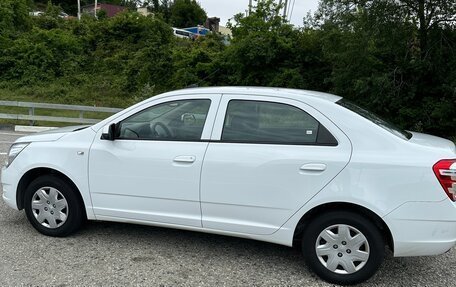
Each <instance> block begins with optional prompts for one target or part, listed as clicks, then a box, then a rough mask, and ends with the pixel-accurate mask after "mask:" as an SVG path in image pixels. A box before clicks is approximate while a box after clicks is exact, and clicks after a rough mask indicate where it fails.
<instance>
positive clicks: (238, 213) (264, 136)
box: [1, 87, 456, 284]
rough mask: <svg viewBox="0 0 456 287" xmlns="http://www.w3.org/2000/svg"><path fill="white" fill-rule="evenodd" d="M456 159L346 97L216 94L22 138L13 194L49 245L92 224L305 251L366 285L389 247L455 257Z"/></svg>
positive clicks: (13, 167)
mask: <svg viewBox="0 0 456 287" xmlns="http://www.w3.org/2000/svg"><path fill="white" fill-rule="evenodd" d="M455 158H456V150H455V145H454V143H452V142H451V141H448V140H445V139H442V138H439V137H435V136H431V135H426V134H421V133H415V132H408V131H404V130H401V129H399V128H396V127H395V126H393V125H391V124H389V123H388V122H386V121H384V120H382V119H380V118H379V117H377V116H375V115H374V114H372V113H370V112H369V111H366V110H364V109H362V108H360V107H358V106H356V105H354V104H352V103H350V102H349V101H347V100H345V99H342V98H341V97H338V96H334V95H330V94H325V93H319V92H311V91H302V90H290V89H274V88H232V87H225V88H204V89H186V90H181V91H175V92H170V93H166V94H162V95H159V96H156V97H153V98H150V99H148V100H145V101H143V102H141V103H139V104H136V105H134V106H132V107H130V108H127V109H125V110H124V111H121V112H119V113H118V114H116V115H113V116H111V117H110V118H108V119H106V120H104V121H102V122H100V123H98V124H95V125H93V126H90V127H77V128H75V127H68V128H63V129H58V130H53V131H51V132H47V133H39V134H35V135H28V136H25V137H22V138H19V139H18V140H17V141H16V142H15V143H14V144H13V145H12V146H11V148H10V151H9V154H8V161H7V163H6V166H5V167H4V168H3V169H2V176H1V182H2V185H3V199H4V200H5V202H6V203H7V204H8V205H9V206H11V207H12V208H14V209H18V210H21V209H25V212H26V215H27V217H28V219H29V221H30V222H31V224H32V225H33V227H34V228H36V229H37V230H38V231H39V232H41V233H43V234H45V235H49V236H66V235H68V234H70V233H72V232H74V231H76V230H77V229H78V228H79V227H80V225H81V223H82V222H83V220H84V219H90V220H107V221H118V222H130V223H137V224H148V225H155V226H163V227H171V228H179V229H185V230H193V231H201V232H209V233H216V234H223V235H230V236H237V237H244V238H250V239H256V240H262V241H267V242H272V243H277V244H282V245H287V246H292V245H293V244H294V243H299V244H301V246H302V250H303V254H304V257H305V259H306V261H307V264H308V266H309V267H310V268H312V270H313V271H315V273H316V274H318V275H319V276H321V278H323V279H324V280H327V281H328V282H332V283H337V284H355V283H359V282H362V281H364V280H366V279H368V278H369V277H371V276H372V275H373V274H374V273H375V272H376V271H377V269H378V268H379V266H380V264H381V263H382V261H383V258H384V252H385V246H388V247H389V248H390V249H391V250H392V251H393V252H394V256H422V255H435V254H441V253H444V252H446V251H448V250H450V249H451V248H452V247H453V246H454V245H455V243H456V202H455V201H456V191H455V187H456V159H455ZM272 264H273V263H272Z"/></svg>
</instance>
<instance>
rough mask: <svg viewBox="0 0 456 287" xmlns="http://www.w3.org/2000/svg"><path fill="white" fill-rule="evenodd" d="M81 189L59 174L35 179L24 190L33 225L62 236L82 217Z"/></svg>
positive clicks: (79, 223)
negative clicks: (76, 188)
mask: <svg viewBox="0 0 456 287" xmlns="http://www.w3.org/2000/svg"><path fill="white" fill-rule="evenodd" d="M77 192H78V190H75V188H74V187H73V186H72V185H70V184H69V183H68V182H67V181H66V180H63V179H61V178H60V177H58V176H56V175H44V176H41V177H38V178H37V179H35V180H33V181H32V182H31V183H30V184H29V186H28V187H27V190H26V191H25V198H24V199H25V213H26V215H27V218H28V220H29V221H30V223H31V224H32V226H33V227H34V228H35V229H36V230H38V231H39V232H40V233H42V234H44V235H48V236H56V237H63V236H66V235H69V234H70V233H72V232H74V231H76V230H77V229H78V228H79V227H80V225H81V223H82V221H83V216H84V215H83V209H82V208H83V205H82V204H81V202H80V200H79V198H78V196H77Z"/></svg>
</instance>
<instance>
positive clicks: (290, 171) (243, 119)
mask: <svg viewBox="0 0 456 287" xmlns="http://www.w3.org/2000/svg"><path fill="white" fill-rule="evenodd" d="M350 154H351V144H350V141H349V140H348V138H347V137H346V136H345V135H344V134H343V133H342V132H341V131H340V130H339V129H338V128H337V127H336V126H335V125H334V124H333V123H332V122H331V121H329V120H328V119H327V118H326V117H325V116H324V115H322V114H320V113H319V112H318V111H316V110H315V109H313V108H311V107H310V106H308V105H306V104H305V103H302V102H298V101H295V100H291V99H279V98H276V97H266V96H252V95H223V97H222V100H221V103H220V107H219V111H218V114H217V118H216V121H215V124H214V131H213V133H212V139H211V143H210V144H209V146H208V149H207V152H206V155H205V159H204V162H203V168H202V177H201V208H202V223H203V227H204V228H210V229H216V230H226V231H232V232H240V233H247V234H262V235H266V234H272V233H273V232H275V231H276V230H278V229H279V228H280V226H281V225H283V224H284V223H285V222H286V221H287V220H288V219H289V218H290V217H291V216H292V215H293V214H294V213H295V212H296V211H297V210H298V209H299V208H300V207H302V206H303V205H304V204H305V203H306V202H307V201H308V200H310V199H311V198H312V197H313V196H314V195H315V194H316V193H318V192H319V191H320V190H321V189H322V188H323V187H324V186H325V185H326V184H328V183H329V182H330V181H331V180H332V179H333V178H334V177H335V176H336V175H337V174H338V173H339V172H340V171H341V170H342V169H343V168H344V167H345V166H346V164H347V163H348V161H349V158H350Z"/></svg>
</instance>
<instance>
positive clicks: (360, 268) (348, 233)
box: [302, 211, 385, 285]
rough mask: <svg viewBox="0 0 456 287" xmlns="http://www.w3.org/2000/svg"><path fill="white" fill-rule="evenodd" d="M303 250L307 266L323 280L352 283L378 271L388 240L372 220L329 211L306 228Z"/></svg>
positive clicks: (343, 283) (367, 277)
mask: <svg viewBox="0 0 456 287" xmlns="http://www.w3.org/2000/svg"><path fill="white" fill-rule="evenodd" d="M302 250H303V253H304V257H305V259H306V262H307V264H308V266H309V267H310V268H311V269H312V270H313V271H314V272H315V273H316V274H317V275H319V276H320V277H321V278H322V279H323V280H325V281H328V282H330V283H334V284H340V285H351V284H357V283H361V282H363V281H365V280H367V279H369V278H370V277H371V276H372V275H374V274H375V272H376V271H377V270H378V268H379V267H380V265H381V263H382V262H383V258H384V253H385V243H384V240H383V237H382V234H381V233H380V231H379V230H378V228H377V227H376V226H375V224H373V223H372V222H371V221H370V220H368V219H366V218H364V217H362V216H360V215H358V214H356V213H352V212H342V211H340V212H328V213H326V214H323V215H321V216H319V217H317V218H315V219H314V220H313V221H312V222H310V223H309V225H308V226H307V228H306V229H305V230H304V233H303V239H302Z"/></svg>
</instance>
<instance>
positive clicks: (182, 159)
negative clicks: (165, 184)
mask: <svg viewBox="0 0 456 287" xmlns="http://www.w3.org/2000/svg"><path fill="white" fill-rule="evenodd" d="M195 160H196V156H193V155H180V156H178V157H176V158H175V159H174V160H173V161H174V162H177V163H194V162H195Z"/></svg>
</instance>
